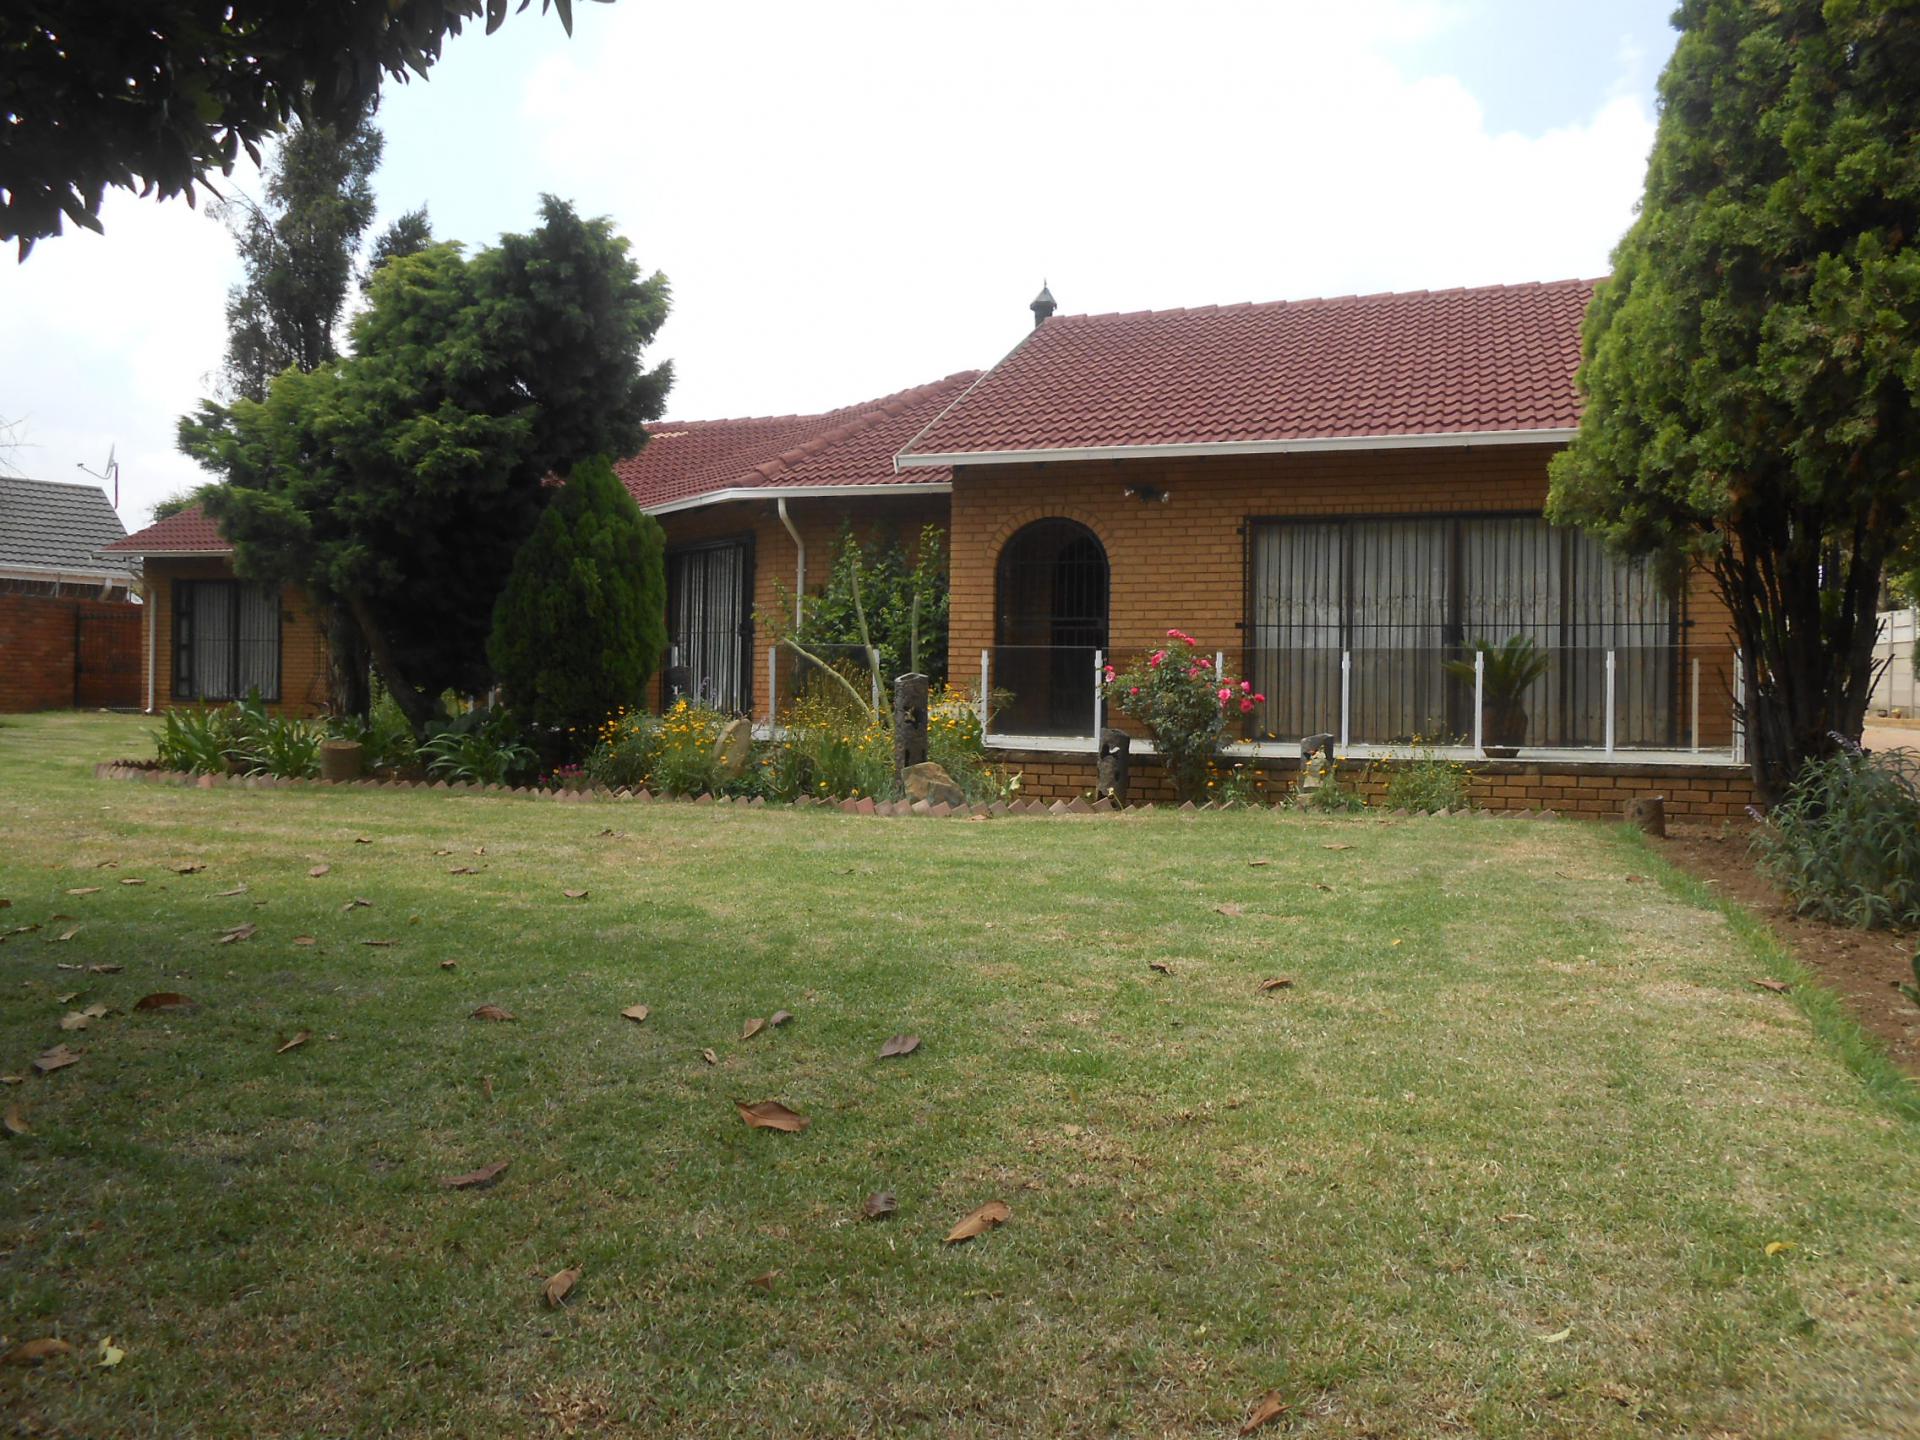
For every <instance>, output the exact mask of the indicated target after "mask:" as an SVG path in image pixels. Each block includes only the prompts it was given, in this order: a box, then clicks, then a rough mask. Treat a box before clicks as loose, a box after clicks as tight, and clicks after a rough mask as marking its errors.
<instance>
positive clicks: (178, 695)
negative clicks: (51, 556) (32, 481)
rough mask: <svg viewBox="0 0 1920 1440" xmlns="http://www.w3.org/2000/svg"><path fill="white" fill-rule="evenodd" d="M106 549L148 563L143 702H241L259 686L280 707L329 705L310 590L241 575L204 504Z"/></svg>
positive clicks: (322, 642) (160, 706)
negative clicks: (261, 582)
mask: <svg viewBox="0 0 1920 1440" xmlns="http://www.w3.org/2000/svg"><path fill="white" fill-rule="evenodd" d="M105 549H106V552H107V553H108V554H110V555H115V556H121V557H125V558H127V559H130V560H138V561H139V562H140V569H141V574H140V580H139V590H140V595H141V598H142V600H144V601H145V605H144V607H143V608H144V613H145V616H146V626H145V629H144V632H143V634H142V637H141V673H142V676H143V695H144V702H143V703H144V708H146V709H147V710H149V711H158V710H166V709H171V708H172V707H173V706H175V705H182V704H189V705H190V704H198V703H201V702H211V703H218V702H222V701H227V700H238V699H242V698H244V697H245V696H246V695H247V693H248V692H249V691H251V690H256V689H257V690H258V691H259V692H260V696H261V698H262V699H263V700H265V701H266V702H267V706H268V708H269V709H271V710H274V711H277V712H282V713H286V714H295V715H314V714H318V713H319V712H321V711H322V710H324V709H325V708H326V705H327V689H328V684H327V644H326V637H325V634H324V633H323V631H322V629H321V627H320V623H319V621H318V619H317V618H316V617H315V615H314V613H313V610H312V607H311V606H310V605H308V603H307V600H306V597H305V595H303V594H302V593H301V592H300V590H299V589H298V588H297V587H295V586H286V587H280V586H269V585H258V584H255V583H253V582H252V581H248V580H240V579H237V578H236V577H235V575H234V573H233V546H232V545H231V544H229V543H228V541H227V539H226V537H224V536H223V535H221V533H220V531H219V528H218V527H217V526H216V525H215V524H214V522H213V520H212V518H211V517H210V516H209V515H207V513H206V512H205V511H204V510H202V509H201V508H200V506H198V505H192V506H189V507H188V508H186V509H185V510H182V511H180V512H178V513H177V514H174V515H169V516H168V517H167V518H166V519H164V520H156V521H155V522H154V523H153V524H151V525H149V526H147V528H146V529H144V530H141V531H138V532H136V533H135V534H132V535H129V536H127V537H126V538H125V539H123V540H120V541H118V542H116V543H114V544H111V545H108V546H106V547H105Z"/></svg>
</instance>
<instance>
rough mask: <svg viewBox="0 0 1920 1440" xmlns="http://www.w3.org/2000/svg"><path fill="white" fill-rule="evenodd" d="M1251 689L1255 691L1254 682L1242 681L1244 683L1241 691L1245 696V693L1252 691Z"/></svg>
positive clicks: (1241, 685)
mask: <svg viewBox="0 0 1920 1440" xmlns="http://www.w3.org/2000/svg"><path fill="white" fill-rule="evenodd" d="M1251 689H1253V682H1252V681H1251V680H1242V681H1241V682H1240V690H1241V692H1242V693H1243V694H1244V693H1245V692H1246V691H1248V690H1251Z"/></svg>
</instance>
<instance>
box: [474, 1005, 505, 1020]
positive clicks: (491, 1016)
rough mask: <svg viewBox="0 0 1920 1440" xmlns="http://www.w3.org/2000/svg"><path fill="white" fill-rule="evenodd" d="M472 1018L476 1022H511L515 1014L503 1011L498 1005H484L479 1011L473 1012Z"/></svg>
mask: <svg viewBox="0 0 1920 1440" xmlns="http://www.w3.org/2000/svg"><path fill="white" fill-rule="evenodd" d="M472 1018H473V1019H475V1020H493V1021H501V1020H511V1019H513V1012H512V1011H511V1010H502V1009H501V1008H500V1007H499V1006H498V1005H482V1006H481V1007H480V1008H479V1009H478V1010H476V1011H474V1012H473V1017H472Z"/></svg>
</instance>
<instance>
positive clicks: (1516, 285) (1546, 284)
mask: <svg viewBox="0 0 1920 1440" xmlns="http://www.w3.org/2000/svg"><path fill="white" fill-rule="evenodd" d="M1606 278H1607V277H1606V276H1604V275H1594V276H1584V277H1583V276H1569V277H1567V278H1564V279H1560V280H1513V281H1502V282H1501V283H1499V284H1494V285H1454V286H1450V287H1448V288H1446V289H1443V290H1371V291H1367V292H1365V293H1359V294H1352V295H1312V296H1303V297H1301V298H1300V299H1297V300H1237V301H1229V302H1225V303H1218V304H1213V305H1173V306H1169V307H1168V308H1166V309H1165V310H1098V311H1087V312H1086V313H1084V314H1079V315H1055V316H1053V317H1052V318H1051V319H1050V320H1048V321H1047V324H1049V325H1055V324H1058V323H1060V322H1062V321H1075V320H1082V321H1085V320H1145V319H1152V318H1160V317H1171V316H1176V315H1211V314H1218V313H1220V312H1221V311H1227V310H1289V309H1308V308H1319V307H1325V308H1329V309H1331V308H1333V307H1335V306H1345V305H1359V304H1365V303H1367V302H1368V301H1376V300H1416V299H1423V300H1431V299H1435V298H1437V297H1439V296H1442V295H1491V294H1496V293H1498V292H1501V291H1519V290H1558V289H1570V288H1573V287H1575V286H1580V287H1585V288H1587V289H1591V288H1592V287H1593V286H1595V285H1598V284H1599V283H1600V282H1601V281H1602V280H1605V279H1606ZM1015 348H1016V349H1018V348H1019V347H1018V346H1016V347H1015Z"/></svg>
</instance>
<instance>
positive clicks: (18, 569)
mask: <svg viewBox="0 0 1920 1440" xmlns="http://www.w3.org/2000/svg"><path fill="white" fill-rule="evenodd" d="M0 579H6V580H48V581H51V582H52V583H54V584H55V585H59V584H63V583H64V582H66V581H68V580H85V581H98V582H99V583H100V585H101V587H102V588H103V589H104V588H107V587H110V586H114V585H131V584H133V572H132V571H131V570H75V569H73V568H72V567H71V566H63V565H0Z"/></svg>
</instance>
